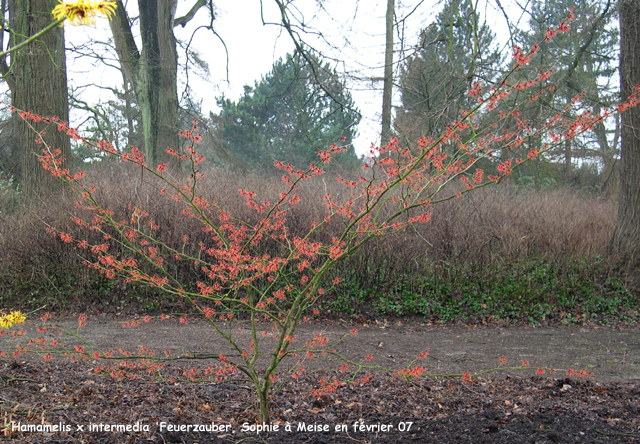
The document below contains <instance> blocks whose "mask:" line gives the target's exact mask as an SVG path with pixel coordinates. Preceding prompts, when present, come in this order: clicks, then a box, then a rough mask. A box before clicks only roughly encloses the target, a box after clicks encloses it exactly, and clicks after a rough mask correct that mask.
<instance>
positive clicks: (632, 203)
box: [611, 0, 640, 288]
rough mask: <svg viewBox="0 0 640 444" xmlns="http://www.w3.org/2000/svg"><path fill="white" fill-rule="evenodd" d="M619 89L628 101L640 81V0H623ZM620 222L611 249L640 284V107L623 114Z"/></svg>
mask: <svg viewBox="0 0 640 444" xmlns="http://www.w3.org/2000/svg"><path fill="white" fill-rule="evenodd" d="M618 7H619V14H620V92H621V96H622V101H623V102H624V101H626V100H627V99H628V97H629V95H630V94H632V93H633V92H634V89H633V87H634V86H635V85H638V84H640V1H639V0H620V3H619V6H618ZM620 137H621V138H620V192H619V197H618V223H617V225H616V230H615V233H614V235H613V238H612V240H611V250H612V252H614V253H617V254H619V255H620V258H622V259H623V260H624V261H625V263H626V264H627V265H628V266H629V270H630V272H631V275H630V277H631V278H632V284H633V286H634V287H636V288H638V287H640V108H639V107H635V108H629V109H627V110H626V111H625V112H623V113H622V115H621V133H620Z"/></svg>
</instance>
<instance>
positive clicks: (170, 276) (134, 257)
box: [15, 14, 640, 424]
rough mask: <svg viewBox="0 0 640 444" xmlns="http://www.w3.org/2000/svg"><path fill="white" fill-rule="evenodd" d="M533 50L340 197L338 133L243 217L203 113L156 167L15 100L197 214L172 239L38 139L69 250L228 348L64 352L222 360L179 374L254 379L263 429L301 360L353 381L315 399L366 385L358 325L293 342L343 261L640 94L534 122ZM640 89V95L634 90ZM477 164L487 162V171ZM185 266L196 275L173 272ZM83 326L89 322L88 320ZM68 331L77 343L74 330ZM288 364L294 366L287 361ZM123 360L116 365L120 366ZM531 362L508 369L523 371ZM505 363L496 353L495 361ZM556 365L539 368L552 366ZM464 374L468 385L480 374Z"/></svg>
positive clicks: (251, 203) (156, 368)
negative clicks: (177, 310)
mask: <svg viewBox="0 0 640 444" xmlns="http://www.w3.org/2000/svg"><path fill="white" fill-rule="evenodd" d="M571 18H572V14H570V15H569V17H568V18H567V20H566V21H565V22H563V23H562V24H561V25H560V26H558V28H556V29H553V30H550V32H549V33H548V34H547V35H548V37H547V38H548V39H550V38H552V37H553V35H555V34H557V33H561V32H566V30H567V29H568V23H569V22H570V20H571ZM538 49H539V45H534V47H532V48H531V49H530V50H529V51H524V50H523V49H521V48H514V51H513V62H512V66H511V69H510V70H509V72H508V73H507V74H506V75H505V76H504V77H503V78H502V80H500V81H499V82H497V83H495V84H494V85H493V86H492V87H490V88H489V89H488V90H486V91H485V88H486V87H483V85H481V84H479V83H474V84H473V85H472V88H471V90H470V91H469V95H470V96H471V97H474V98H475V99H476V100H477V104H476V106H475V107H473V108H472V109H469V110H466V111H463V112H462V113H461V116H460V119H459V120H457V121H455V122H451V123H450V125H448V126H447V127H446V129H445V131H444V132H443V133H442V134H440V135H438V136H434V137H423V138H421V139H420V140H419V141H418V142H417V144H416V146H415V147H412V148H407V147H403V146H401V145H400V143H399V142H398V140H396V139H391V140H390V141H389V143H388V144H386V145H384V146H382V147H379V148H375V149H372V150H371V152H370V158H369V160H368V161H367V162H366V163H365V166H364V169H363V170H362V171H358V172H355V173H354V174H353V176H351V177H341V176H339V177H336V178H335V180H337V181H338V183H339V184H340V185H341V187H342V188H343V191H342V192H340V193H335V194H334V195H332V194H329V193H323V192H322V191H321V192H317V190H318V189H320V190H322V189H323V187H322V186H321V185H319V184H320V183H322V181H323V180H326V179H325V176H326V175H327V174H326V172H325V169H326V167H327V165H328V164H330V163H331V161H332V160H333V159H334V158H335V157H336V156H339V155H340V154H341V153H342V152H344V151H346V147H345V146H341V145H340V144H339V143H338V144H335V145H332V146H330V147H327V149H325V150H323V151H319V152H318V153H317V156H318V159H317V161H316V162H313V163H311V164H310V165H308V167H306V168H305V169H298V168H295V167H294V166H292V165H290V164H284V163H282V162H275V164H274V166H275V168H277V169H278V170H279V172H280V173H279V176H280V180H279V184H274V187H279V190H278V191H277V192H275V193H273V195H272V196H271V197H270V198H265V197H263V196H261V194H260V192H258V191H257V190H251V189H244V188H241V189H239V190H237V193H238V197H239V199H240V200H241V202H242V205H243V206H244V207H245V210H243V211H242V212H241V211H239V208H238V206H237V205H228V204H226V205H225V202H224V201H223V199H220V196H219V199H218V200H217V199H216V196H208V195H205V193H203V192H201V183H202V181H203V179H204V177H205V173H204V171H203V162H204V156H202V155H201V154H199V153H198V150H197V146H198V144H199V143H200V142H201V139H202V136H201V135H200V134H199V132H198V127H197V122H193V127H192V128H191V129H190V130H188V131H183V132H181V133H180V136H181V137H182V138H183V140H185V142H186V143H185V145H186V146H185V147H184V149H183V150H181V151H180V152H179V151H177V150H174V149H169V150H167V154H168V155H169V156H170V158H171V159H172V161H171V162H170V163H161V164H159V165H149V164H147V163H146V161H145V156H144V153H143V152H142V151H141V150H140V149H138V148H136V147H131V149H130V151H129V152H120V151H118V150H117V149H115V148H114V147H113V145H112V144H111V143H109V142H108V141H99V142H97V143H93V142H90V141H88V140H85V139H84V138H83V137H82V136H81V135H80V134H79V132H78V131H77V130H75V129H73V128H70V127H69V126H68V125H67V124H66V123H65V122H60V121H56V119H53V118H47V117H41V116H38V115H36V114H34V113H32V112H29V111H26V112H25V111H21V110H15V111H16V112H18V113H19V115H20V117H21V118H23V119H24V120H26V121H27V122H30V123H36V122H37V123H39V124H41V123H45V124H49V125H50V127H52V130H58V131H65V132H66V133H67V134H68V135H69V136H70V137H72V138H74V139H75V140H76V141H78V142H80V143H84V144H87V145H91V146H93V147H95V148H97V149H98V150H100V151H101V152H102V153H103V154H104V155H105V156H109V157H112V158H114V160H115V161H117V162H122V163H130V164H133V165H134V166H135V168H137V169H138V170H139V171H140V174H141V175H143V176H144V177H145V178H146V179H145V180H153V183H154V184H158V185H157V201H163V200H164V201H165V202H166V203H167V205H169V204H171V208H177V211H179V212H180V215H181V217H183V218H184V219H185V221H187V222H185V226H189V227H192V228H190V229H189V231H188V232H185V233H182V236H178V239H179V240H178V241H175V238H176V237H175V236H174V241H173V242H168V241H166V240H164V239H166V238H165V237H163V235H162V230H163V227H162V226H161V222H160V221H159V220H155V219H154V218H152V217H151V216H150V213H149V212H148V211H147V210H146V209H145V208H144V204H143V203H142V202H140V203H138V204H135V205H133V204H132V205H130V206H129V207H128V208H127V209H126V210H122V209H121V210H118V211H116V210H114V209H110V208H109V207H108V206H106V205H105V204H103V203H102V199H101V194H100V190H99V189H98V188H97V187H96V186H95V185H92V183H91V182H90V181H89V180H88V179H87V177H86V176H85V174H84V173H83V172H72V171H70V170H69V169H68V168H67V167H66V165H65V162H64V159H62V158H61V157H60V152H59V150H57V149H55V147H50V146H47V145H46V144H45V143H44V141H43V140H42V138H40V137H39V136H38V139H37V140H38V141H39V142H40V143H41V145H42V147H43V149H42V155H41V156H40V161H41V164H42V166H43V168H45V169H46V170H48V171H49V172H50V173H51V174H53V175H54V176H57V177H59V178H60V179H61V180H63V181H64V182H66V183H67V185H68V187H69V188H71V189H72V190H74V191H75V192H76V193H77V195H78V197H79V200H78V202H77V207H78V211H77V213H76V214H74V215H73V216H71V217H72V220H73V222H74V223H75V224H76V225H77V226H78V229H77V230H74V232H73V233H72V232H65V231H61V230H58V229H56V228H55V227H47V231H49V232H50V233H51V234H52V235H54V236H56V237H57V238H59V239H60V241H61V242H64V243H67V244H70V245H74V246H75V247H76V248H77V250H78V251H79V253H80V254H82V256H83V257H84V258H85V263H86V265H87V266H88V267H90V268H92V269H94V270H95V271H96V272H98V273H102V274H104V275H105V276H106V277H108V278H111V279H117V280H119V281H121V282H123V283H124V284H134V283H136V284H140V283H142V284H145V285H148V286H150V287H152V288H155V289H158V290H159V291H161V292H162V293H163V294H166V295H168V296H171V297H174V298H177V299H179V300H181V301H184V303H187V304H189V305H190V306H191V307H192V308H193V310H194V311H195V312H197V313H198V314H199V316H200V317H201V319H202V320H204V321H205V322H206V323H207V325H208V326H209V327H210V329H212V330H213V331H215V332H216V333H217V334H218V335H219V336H220V337H221V338H223V339H224V341H225V342H226V343H227V344H228V346H229V350H230V352H229V353H209V354H200V355H197V354H188V353H178V354H177V355H176V354H175V353H173V352H172V351H170V350H167V351H166V352H158V351H151V350H147V349H145V348H140V349H139V350H136V351H130V350H129V351H128V350H117V349H114V350H100V349H98V348H97V347H94V346H92V345H91V344H89V343H86V344H84V345H78V344H76V345H75V346H73V348H72V349H71V350H70V349H68V348H65V349H64V352H63V353H69V354H70V355H71V356H72V357H73V358H74V359H77V360H80V361H84V362H87V361H90V360H91V359H93V360H97V361H100V362H102V361H103V360H104V362H105V364H97V365H96V366H95V369H96V370H98V371H105V372H108V373H110V374H111V375H112V376H114V377H119V378H124V377H140V376H141V375H143V374H146V375H149V376H153V375H158V374H160V373H161V371H162V365H163V364H162V361H166V360H177V359H195V358H202V359H209V360H213V361H214V364H213V365H211V366H209V367H204V369H203V368H192V369H188V370H185V372H184V374H183V377H184V378H185V379H187V380H192V381H195V382H197V381H199V380H203V378H204V379H206V380H213V381H218V382H222V381H224V380H225V379H226V378H228V377H230V375H232V376H233V377H234V378H237V377H238V376H239V375H241V376H242V377H243V378H245V379H247V380H248V381H250V383H251V384H252V386H253V387H254V389H255V395H256V401H257V406H258V407H257V421H258V422H260V423H267V424H268V423H270V421H271V417H270V412H269V394H270V392H271V390H272V388H273V387H274V385H275V384H278V383H279V381H281V380H282V378H283V377H292V378H296V377H298V376H299V375H300V374H301V373H303V372H304V371H305V367H304V361H305V360H306V359H313V358H316V357H322V356H334V357H336V358H339V359H342V361H343V364H342V365H343V366H342V367H341V371H343V372H344V374H345V380H342V381H341V380H337V379H336V380H333V381H320V382H319V385H318V389H317V393H316V394H320V393H323V392H327V391H333V390H336V389H338V388H339V387H340V386H341V384H343V383H345V381H358V383H360V384H362V383H366V382H367V378H368V377H369V376H367V374H366V372H367V371H373V370H376V369H382V368H381V367H378V366H374V365H369V364H370V363H369V358H370V357H367V358H365V359H363V360H361V361H354V360H350V359H349V357H348V356H342V355H340V354H339V353H338V352H337V351H336V345H337V344H339V343H341V342H342V341H345V340H348V336H350V335H349V334H348V335H345V337H342V338H338V339H335V338H334V339H333V340H330V338H327V337H325V336H324V335H321V334H320V335H318V336H316V337H315V338H313V339H312V340H310V341H306V343H304V344H301V343H299V341H297V340H296V333H297V328H298V326H299V324H300V323H301V322H305V321H306V320H308V319H309V317H312V316H314V314H317V304H318V301H319V300H321V299H322V298H323V297H326V295H329V294H332V293H335V292H339V291H341V289H340V277H339V267H340V264H341V263H343V261H344V259H345V258H347V257H349V256H351V255H354V254H356V253H357V252H358V250H359V248H360V247H361V246H362V245H363V244H365V243H366V242H369V241H375V238H378V237H381V236H384V235H386V234H389V233H394V232H398V231H400V230H405V229H411V228H412V227H414V226H415V225H417V224H424V223H428V222H429V220H430V217H431V214H432V211H437V208H438V205H437V204H438V203H440V202H443V201H445V200H449V199H455V198H461V197H463V196H464V195H465V194H466V193H469V192H471V191H473V190H475V189H476V188H480V187H484V186H487V185H490V184H495V183H499V182H501V181H502V180H503V179H504V178H505V177H507V176H509V175H510V174H511V173H512V171H513V170H514V169H515V168H518V167H519V166H520V165H522V164H524V163H526V162H529V161H531V160H532V159H535V158H536V157H538V156H543V155H544V154H545V153H546V152H547V151H549V150H551V149H553V148H554V147H557V146H559V145H561V144H564V143H565V142H566V141H567V140H570V139H572V138H575V137H579V136H581V135H582V134H584V133H585V132H588V131H591V130H592V129H593V128H594V127H595V126H596V125H598V124H601V123H603V122H604V121H605V119H607V118H608V117H610V116H611V115H612V113H613V112H623V111H624V110H626V109H627V108H628V107H630V106H636V105H637V104H638V96H637V94H636V95H632V96H631V97H630V98H629V100H628V101H627V102H625V103H623V104H621V105H619V106H618V107H617V109H616V110H614V111H609V110H606V111H604V112H602V113H601V114H594V113H592V112H590V111H579V112H573V113H572V110H574V109H578V106H579V104H580V95H578V96H576V98H575V99H574V101H573V102H572V104H571V105H569V106H568V109H567V110H565V111H564V112H563V113H552V114H551V115H549V116H548V118H546V119H543V120H540V119H538V120H539V121H538V122H530V121H527V120H526V119H525V118H524V117H522V116H521V113H520V106H522V105H524V104H527V103H530V102H532V101H535V100H537V99H538V98H539V97H541V95H544V94H545V92H548V91H550V90H552V89H553V88H554V87H555V86H554V85H555V84H554V83H552V79H553V76H552V74H553V73H552V71H547V72H544V73H541V74H536V75H535V76H534V77H533V78H528V77H527V74H528V72H529V71H528V69H527V65H528V64H529V63H530V61H531V59H532V58H533V57H535V56H536V54H537V52H538ZM636 90H637V91H638V92H640V88H636ZM514 92H518V94H517V95H515V94H513V93H514ZM531 140H536V141H537V143H535V144H532V146H535V148H530V149H528V148H524V147H527V146H528V144H527V142H528V141H531ZM523 150H524V151H523ZM519 153H522V154H519ZM481 163H482V165H488V167H486V166H485V169H486V168H490V169H491V170H492V171H489V172H485V171H484V170H483V168H481V167H480V164H481ZM309 188H310V189H311V191H309V190H308V189H309ZM301 205H306V206H310V207H314V208H316V209H318V208H319V209H320V210H319V212H320V214H321V216H320V217H319V218H318V219H317V220H314V221H312V222H310V223H309V224H308V226H305V227H303V229H300V226H299V223H298V224H297V225H295V224H294V223H293V222H292V221H293V219H294V218H295V209H296V207H299V206H301ZM247 211H248V214H249V216H248V217H247ZM239 214H242V216H240V215H239ZM294 226H295V229H293V227H294ZM185 267H187V268H190V269H192V270H193V273H191V274H189V273H181V272H179V270H181V269H184V268H185ZM336 271H337V273H336ZM336 275H338V277H336ZM163 316H164V315H163ZM152 320H153V321H155V320H157V319H152V318H151V317H144V318H142V319H141V320H133V321H130V322H129V323H128V324H127V325H125V327H135V326H136V325H137V323H139V322H142V323H147V322H151V321H152ZM85 321H86V319H82V318H81V319H80V320H79V326H78V328H80V327H81V325H80V324H84V322H85ZM180 321H181V322H187V319H186V318H182V319H180ZM39 328H51V327H47V326H42V327H39ZM60 333H62V334H65V333H66V335H67V336H72V337H74V338H75V339H77V340H79V341H80V340H81V335H80V332H79V331H76V332H62V331H61V332H60ZM353 333H355V332H353ZM31 341H32V343H31V344H29V345H30V347H23V349H22V351H25V350H31V351H36V352H38V353H41V354H43V356H44V357H45V359H47V358H50V357H51V354H52V353H53V350H58V349H56V348H55V345H54V344H51V343H50V341H46V340H44V339H42V338H40V339H37V338H36V339H31ZM43 341H44V343H43ZM37 345H39V347H37ZM56 345H57V344H56ZM34 346H36V347H34ZM59 350H62V349H59ZM20 351H21V350H18V352H20ZM371 357H372V356H371ZM425 357H426V354H424V353H423V354H422V355H421V356H420V357H418V358H416V360H415V361H413V362H411V363H409V364H408V365H407V366H406V367H405V368H403V369H384V370H386V371H390V372H395V374H396V375H398V377H402V378H405V379H412V378H419V377H424V376H426V375H427V374H428V373H427V369H426V368H425V367H424V366H423V365H422V364H421V363H420V362H421V361H422V359H424V358H425ZM421 358H422V359H421ZM285 359H286V360H287V362H288V363H289V362H292V363H293V364H290V365H289V364H288V365H287V366H286V369H285V370H281V364H283V362H285ZM109 360H112V361H109ZM113 360H116V361H115V362H116V364H115V365H113V364H111V362H114V361H113ZM526 364H527V365H525V363H522V365H519V366H515V367H509V368H511V369H525V368H529V367H528V363H526ZM505 368H507V367H505V366H504V365H502V363H501V364H500V365H499V366H498V367H496V368H493V369H490V370H488V371H495V370H497V369H505ZM534 370H535V369H534ZM547 370H548V369H545V368H539V369H537V370H536V371H537V372H538V373H539V374H543V373H544V372H546V371H547ZM363 373H364V376H360V375H362V374H363ZM481 373H482V372H481ZM481 373H478V374H481ZM572 374H575V372H572ZM459 376H460V377H462V378H463V379H464V380H465V381H471V380H472V379H473V377H474V374H471V373H464V374H461V375H459Z"/></svg>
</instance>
